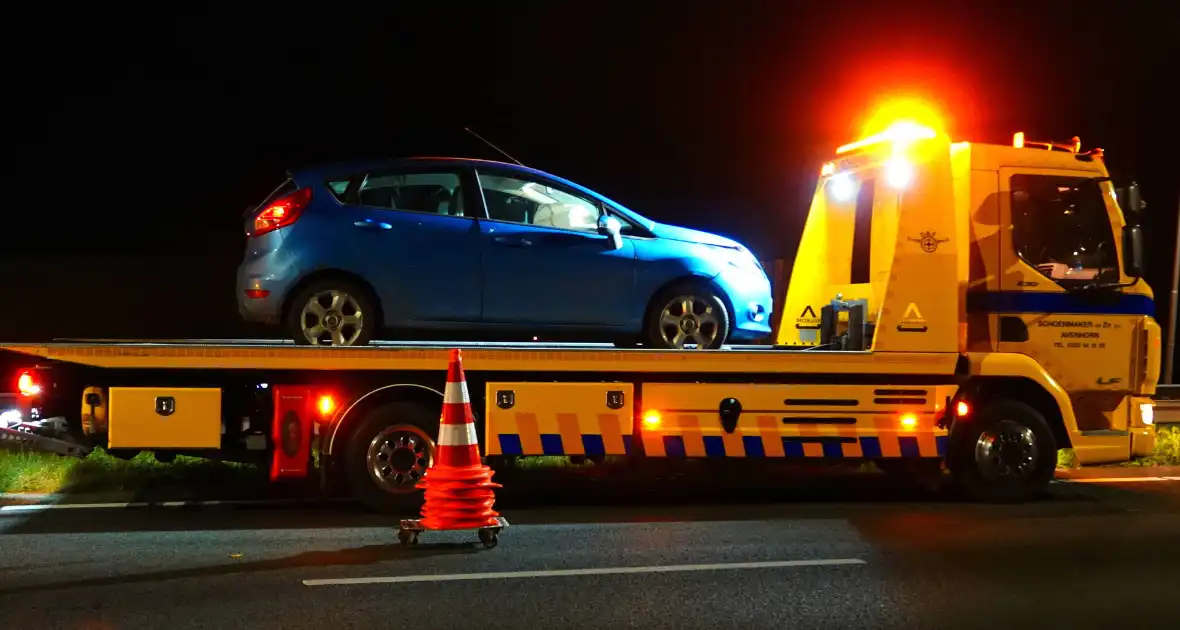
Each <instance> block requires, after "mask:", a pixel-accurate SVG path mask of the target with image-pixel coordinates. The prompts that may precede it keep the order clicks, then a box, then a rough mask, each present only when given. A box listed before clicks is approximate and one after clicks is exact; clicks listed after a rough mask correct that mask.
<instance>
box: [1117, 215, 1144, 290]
mask: <svg viewBox="0 0 1180 630" xmlns="http://www.w3.org/2000/svg"><path fill="white" fill-rule="evenodd" d="M1123 273H1125V274H1127V275H1128V276H1130V277H1132V278H1142V277H1143V276H1144V274H1145V273H1147V252H1146V251H1145V248H1144V246H1143V228H1141V227H1139V226H1138V225H1128V226H1127V227H1124V228H1123Z"/></svg>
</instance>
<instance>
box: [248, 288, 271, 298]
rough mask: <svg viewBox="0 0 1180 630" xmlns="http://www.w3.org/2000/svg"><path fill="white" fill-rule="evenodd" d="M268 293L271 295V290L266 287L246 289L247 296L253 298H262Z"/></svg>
mask: <svg viewBox="0 0 1180 630" xmlns="http://www.w3.org/2000/svg"><path fill="white" fill-rule="evenodd" d="M268 295H270V291H268V290H266V289H246V297H248V298H250V299H251V300H261V299H262V298H264V297H266V296H268Z"/></svg>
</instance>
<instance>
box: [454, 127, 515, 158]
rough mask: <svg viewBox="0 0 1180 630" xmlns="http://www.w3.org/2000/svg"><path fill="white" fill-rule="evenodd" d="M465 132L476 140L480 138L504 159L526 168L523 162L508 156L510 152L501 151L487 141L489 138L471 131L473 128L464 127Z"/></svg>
mask: <svg viewBox="0 0 1180 630" xmlns="http://www.w3.org/2000/svg"><path fill="white" fill-rule="evenodd" d="M463 131H466V132H467V133H469V134H471V135H473V136H475V137H476V138H479V141H480V142H482V143H484V144H486V145H488V146H489V147H492V148H493V149H495V150H496V152H497V153H499V154H500V155H503V156H504V157H506V158H508V159H510V160H512V161H513V162H516V163H517V164H519V165H520V166H524V163H523V162H521V161H520V160H518V159H516V158H514V157H512V156H511V155H508V152H507V151H505V150H504V149H501V148H500V147H498V146H496V145H494V144H492V143H491V142H489V141H488V139H487V138H484V137H483V136H481V135H479V134H478V133H475V132H474V131H472V130H471V128H470V127H464V128H463ZM525 168H528V167H527V166H526V167H525Z"/></svg>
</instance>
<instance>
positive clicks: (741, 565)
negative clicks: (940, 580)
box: [303, 558, 866, 586]
mask: <svg viewBox="0 0 1180 630" xmlns="http://www.w3.org/2000/svg"><path fill="white" fill-rule="evenodd" d="M859 564H866V562H865V561H864V560H861V559H860V558H833V559H823V560H773V561H769V562H728V563H723V564H673V565H666V566H654V567H604V568H598V569H557V570H552V571H502V572H497V573H450V574H443V575H396V576H389V577H361V578H339V579H327V580H303V585H304V586H354V585H358V584H407V583H414V582H460V581H470V580H514V579H521V578H548V577H578V576H586V575H624V574H633V573H680V572H685V571H734V570H739V569H778V568H785V567H828V566H841V565H859Z"/></svg>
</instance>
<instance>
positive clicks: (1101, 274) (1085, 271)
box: [1011, 174, 1119, 288]
mask: <svg viewBox="0 0 1180 630" xmlns="http://www.w3.org/2000/svg"><path fill="white" fill-rule="evenodd" d="M1011 191H1012V192H1011V194H1012V239H1013V245H1014V246H1015V247H1016V252H1017V254H1019V255H1020V257H1021V258H1023V259H1024V260H1025V262H1027V263H1028V264H1030V265H1032V266H1033V267H1035V268H1036V269H1037V270H1038V271H1040V272H1041V273H1043V274H1045V275H1046V276H1048V277H1049V278H1051V279H1052V280H1053V281H1054V282H1057V283H1058V284H1060V285H1062V286H1064V287H1067V288H1068V287H1070V286H1076V285H1079V284H1091V283H1094V282H1107V281H1118V279H1119V275H1118V256H1117V254H1116V250H1115V246H1114V233H1113V231H1112V230H1111V226H1110V215H1109V214H1108V213H1107V210H1106V199H1105V196H1104V195H1103V194H1102V188H1101V187H1100V186H1099V183H1098V180H1096V179H1093V178H1087V177H1064V176H1056V175H1024V174H1022V175H1013V176H1012V179H1011Z"/></svg>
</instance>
